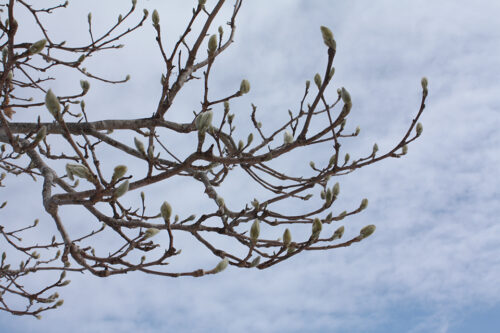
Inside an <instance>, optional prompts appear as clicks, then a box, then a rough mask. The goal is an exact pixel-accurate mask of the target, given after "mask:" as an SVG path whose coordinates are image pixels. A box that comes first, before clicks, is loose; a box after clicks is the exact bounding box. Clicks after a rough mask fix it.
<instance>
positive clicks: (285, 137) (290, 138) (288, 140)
mask: <svg viewBox="0 0 500 333" xmlns="http://www.w3.org/2000/svg"><path fill="white" fill-rule="evenodd" d="M283 141H284V142H285V144H286V145H289V144H291V143H292V142H293V136H292V134H290V132H288V131H285V133H284V134H283Z"/></svg>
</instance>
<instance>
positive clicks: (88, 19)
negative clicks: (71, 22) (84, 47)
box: [87, 13, 92, 24]
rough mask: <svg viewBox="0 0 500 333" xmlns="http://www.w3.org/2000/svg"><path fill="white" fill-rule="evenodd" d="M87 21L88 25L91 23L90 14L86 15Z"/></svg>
mask: <svg viewBox="0 0 500 333" xmlns="http://www.w3.org/2000/svg"><path fill="white" fill-rule="evenodd" d="M87 21H88V22H89V24H90V23H91V22H92V13H88V15H87Z"/></svg>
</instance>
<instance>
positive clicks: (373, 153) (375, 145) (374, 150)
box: [372, 144, 378, 156]
mask: <svg viewBox="0 0 500 333" xmlns="http://www.w3.org/2000/svg"><path fill="white" fill-rule="evenodd" d="M377 152H378V145H377V144H374V145H373V151H372V155H374V156H375V154H376V153H377Z"/></svg>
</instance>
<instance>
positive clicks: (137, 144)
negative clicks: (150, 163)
mask: <svg viewBox="0 0 500 333" xmlns="http://www.w3.org/2000/svg"><path fill="white" fill-rule="evenodd" d="M134 144H135V148H137V150H138V151H139V152H140V153H141V154H142V155H144V156H145V155H146V150H145V149H144V143H142V141H141V140H139V139H137V138H134Z"/></svg>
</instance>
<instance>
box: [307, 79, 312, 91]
mask: <svg viewBox="0 0 500 333" xmlns="http://www.w3.org/2000/svg"><path fill="white" fill-rule="evenodd" d="M310 86H311V81H309V80H307V81H306V89H307V90H309V87H310Z"/></svg>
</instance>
